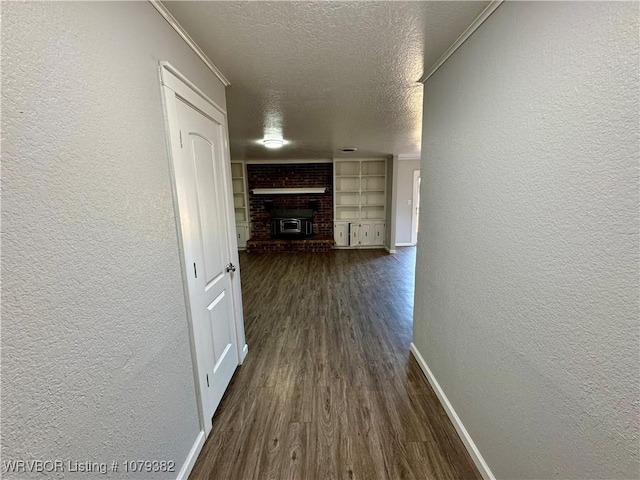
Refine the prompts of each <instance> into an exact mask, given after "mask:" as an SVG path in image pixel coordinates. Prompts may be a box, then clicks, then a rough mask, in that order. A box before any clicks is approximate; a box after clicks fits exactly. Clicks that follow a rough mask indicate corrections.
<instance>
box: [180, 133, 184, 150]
mask: <svg viewBox="0 0 640 480" xmlns="http://www.w3.org/2000/svg"><path fill="white" fill-rule="evenodd" d="M179 132H180V148H184V147H183V146H182V130H179Z"/></svg>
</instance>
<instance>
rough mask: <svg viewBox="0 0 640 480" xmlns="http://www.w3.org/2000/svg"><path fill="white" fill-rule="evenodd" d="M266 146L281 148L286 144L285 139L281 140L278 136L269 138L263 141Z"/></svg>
mask: <svg viewBox="0 0 640 480" xmlns="http://www.w3.org/2000/svg"><path fill="white" fill-rule="evenodd" d="M262 143H264V146H265V147H267V148H281V147H282V145H284V140H279V139H276V138H269V139H265V140H263V141H262Z"/></svg>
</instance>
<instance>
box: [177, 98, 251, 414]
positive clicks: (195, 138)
mask: <svg viewBox="0 0 640 480" xmlns="http://www.w3.org/2000/svg"><path fill="white" fill-rule="evenodd" d="M176 113H177V117H178V123H179V129H180V137H181V151H180V155H175V157H174V162H175V164H174V167H175V171H176V189H177V193H178V203H179V208H180V221H181V223H182V228H183V242H184V249H185V258H186V262H187V265H186V267H187V269H186V270H187V275H188V277H189V278H188V285H189V303H190V308H191V318H192V323H193V331H194V339H195V342H196V354H197V357H198V375H199V377H200V379H199V380H200V381H199V383H200V385H201V388H203V389H204V395H203V398H204V401H203V414H204V416H205V418H206V419H207V420H208V421H207V424H210V422H211V417H212V416H213V414H214V412H215V410H216V408H217V406H218V404H219V403H220V400H221V398H222V395H223V394H224V391H225V390H226V388H227V386H228V384H229V381H230V380H231V377H232V376H233V373H234V371H235V369H236V367H237V366H238V349H237V345H236V342H237V340H236V335H235V323H234V312H233V308H234V306H233V295H232V292H231V275H233V272H232V269H233V268H234V267H233V266H232V265H230V263H231V262H230V255H229V251H230V248H229V229H228V225H229V221H228V220H229V219H228V215H229V212H228V209H227V206H226V204H225V195H226V182H227V178H226V175H225V165H224V158H225V157H224V152H223V138H224V137H223V134H224V131H223V129H222V127H221V123H220V119H214V118H211V117H208V116H205V115H204V114H203V113H201V112H200V111H198V110H196V109H195V108H193V107H192V106H191V105H189V104H187V103H185V102H184V101H182V100H181V99H178V101H177V112H176Z"/></svg>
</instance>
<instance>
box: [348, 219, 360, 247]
mask: <svg viewBox="0 0 640 480" xmlns="http://www.w3.org/2000/svg"><path fill="white" fill-rule="evenodd" d="M358 245H360V229H359V227H358V224H357V223H350V224H349V246H351V247H357V246H358Z"/></svg>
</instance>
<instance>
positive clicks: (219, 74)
mask: <svg viewBox="0 0 640 480" xmlns="http://www.w3.org/2000/svg"><path fill="white" fill-rule="evenodd" d="M149 3H150V4H151V5H153V8H155V9H156V10H157V11H158V13H159V14H160V15H162V17H163V18H164V19H165V20H166V21H167V23H168V24H169V25H170V26H171V28H173V29H174V30H175V31H176V33H177V34H178V35H180V37H182V39H183V40H184V41H185V42H186V44H187V45H189V47H190V48H191V50H193V51H194V53H195V54H196V55H198V57H200V60H202V61H203V62H204V64H205V65H206V66H207V67H209V70H211V71H212V72H213V73H214V75H215V76H216V77H218V78H219V79H220V81H221V82H222V84H223V85H224V86H225V87H228V86H229V85H231V82H229V80H227V77H225V76H224V75H223V74H222V72H221V71H220V70H219V69H218V67H216V66H215V65H214V64H213V62H212V61H211V60H210V59H209V57H207V55H206V54H205V53H204V52H203V51H202V49H201V48H200V47H199V46H198V44H197V43H196V42H195V41H194V40H193V38H191V36H190V35H189V34H188V33H187V31H186V30H185V29H184V28H183V27H182V25H180V23H178V21H177V20H176V19H175V17H174V16H173V15H171V12H169V10H167V7H165V6H164V5H163V4H162V3H161V2H160V1H159V0H149Z"/></svg>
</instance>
